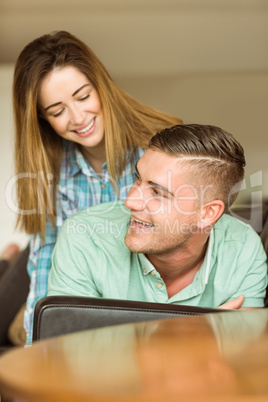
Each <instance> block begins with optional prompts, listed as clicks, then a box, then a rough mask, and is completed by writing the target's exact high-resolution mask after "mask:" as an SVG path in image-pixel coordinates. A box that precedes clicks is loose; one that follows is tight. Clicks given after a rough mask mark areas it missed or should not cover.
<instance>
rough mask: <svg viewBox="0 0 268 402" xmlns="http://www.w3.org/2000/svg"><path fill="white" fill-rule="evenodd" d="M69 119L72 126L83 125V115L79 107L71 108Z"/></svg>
mask: <svg viewBox="0 0 268 402" xmlns="http://www.w3.org/2000/svg"><path fill="white" fill-rule="evenodd" d="M70 117H71V123H72V124H83V123H84V120H85V113H84V111H83V110H81V109H80V108H79V107H75V106H74V107H72V109H71V110H70Z"/></svg>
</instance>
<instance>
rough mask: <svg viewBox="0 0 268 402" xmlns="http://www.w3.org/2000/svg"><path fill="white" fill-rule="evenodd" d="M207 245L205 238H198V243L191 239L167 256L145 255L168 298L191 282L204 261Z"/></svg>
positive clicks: (206, 238)
mask: <svg viewBox="0 0 268 402" xmlns="http://www.w3.org/2000/svg"><path fill="white" fill-rule="evenodd" d="M201 236H202V235H201ZM207 244H208V237H207V236H202V237H201V238H200V237H199V236H198V241H196V238H195V239H192V241H191V240H190V241H189V242H188V244H187V245H186V246H184V247H182V248H180V249H178V250H175V251H174V252H172V253H169V254H168V255H155V254H151V255H146V257H147V258H148V260H149V261H150V262H151V263H152V264H153V266H154V267H155V269H156V270H157V271H158V272H159V273H160V275H161V277H162V279H163V281H164V282H165V285H166V288H167V292H168V296H169V298H170V297H172V296H174V295H175V294H177V293H178V292H180V291H181V290H182V289H184V288H186V287H187V286H188V285H190V284H191V283H192V282H193V280H194V277H195V275H196V273H197V272H198V271H199V269H200V268H201V265H202V263H203V261H204V258H205V254H206V250H207Z"/></svg>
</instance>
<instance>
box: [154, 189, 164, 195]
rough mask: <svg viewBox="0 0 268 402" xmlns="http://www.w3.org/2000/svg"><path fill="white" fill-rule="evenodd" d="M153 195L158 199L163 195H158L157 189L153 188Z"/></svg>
mask: <svg viewBox="0 0 268 402" xmlns="http://www.w3.org/2000/svg"><path fill="white" fill-rule="evenodd" d="M153 193H154V194H155V195H157V196H158V197H163V194H162V193H160V192H159V191H158V190H157V189H155V188H153Z"/></svg>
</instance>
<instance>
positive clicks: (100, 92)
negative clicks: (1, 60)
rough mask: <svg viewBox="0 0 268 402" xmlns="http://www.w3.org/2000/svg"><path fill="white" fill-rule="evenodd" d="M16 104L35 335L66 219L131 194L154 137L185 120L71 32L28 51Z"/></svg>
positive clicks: (21, 60)
mask: <svg viewBox="0 0 268 402" xmlns="http://www.w3.org/2000/svg"><path fill="white" fill-rule="evenodd" d="M13 105H14V114H15V132H16V147H15V153H16V173H17V175H18V178H19V179H18V180H17V197H18V207H19V209H20V211H21V213H20V214H19V215H18V220H17V225H18V226H19V227H20V228H21V229H23V230H24V231H25V232H26V233H28V234H29V235H31V237H30V256H29V261H28V267H27V268H28V273H29V276H30V291H29V295H28V299H27V306H26V313H25V317H24V325H25V328H26V331H27V334H28V341H31V336H32V334H31V331H32V329H31V327H32V319H33V311H34V306H35V303H36V302H37V300H38V299H39V298H41V297H43V296H45V295H46V292H47V277H48V272H49V269H50V258H51V253H52V251H53V247H54V245H55V242H56V239H57V236H58V232H59V230H60V228H61V226H62V224H63V221H64V220H65V219H66V218H67V217H68V216H70V215H72V214H73V213H76V212H78V211H80V210H82V209H85V208H87V207H89V206H91V205H95V204H97V203H101V202H108V201H113V200H117V199H125V198H126V197H127V193H128V189H129V188H130V186H131V184H132V183H133V181H134V170H135V169H134V166H135V163H136V162H137V161H138V160H139V158H140V157H141V156H142V154H143V152H144V149H146V148H147V143H148V140H149V139H150V137H151V136H152V135H153V134H154V133H155V132H156V131H157V130H159V129H161V128H164V127H167V126H171V125H174V124H180V123H182V121H181V119H179V118H177V117H174V116H170V115H168V114H165V113H161V112H159V111H157V110H154V109H152V108H150V107H148V106H146V105H144V104H142V103H140V102H138V101H137V100H135V99H134V98H132V97H131V96H129V95H128V94H127V93H125V92H124V91H123V90H122V89H121V88H119V87H118V86H117V85H116V84H115V82H114V81H113V80H112V79H111V77H110V75H109V74H108V72H107V70H106V69H105V67H104V66H103V64H102V63H101V62H100V61H99V60H98V58H97V57H96V55H95V54H94V53H93V52H92V50H91V49H90V48H89V47H88V46H87V45H86V44H85V43H83V42H81V41H80V40H79V39H78V38H76V37H75V36H73V35H71V34H70V33H68V32H65V31H59V32H54V33H52V34H48V35H44V36H41V37H40V38H37V39H36V40H34V41H33V42H31V43H29V44H28V45H27V46H26V47H25V48H24V49H23V50H22V52H21V54H20V55H19V57H18V60H17V62H16V65H15V72H14V83H13ZM70 230H71V228H70Z"/></svg>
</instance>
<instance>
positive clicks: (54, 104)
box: [45, 84, 91, 112]
mask: <svg viewBox="0 0 268 402" xmlns="http://www.w3.org/2000/svg"><path fill="white" fill-rule="evenodd" d="M87 86H89V87H90V86H91V84H85V85H82V86H81V87H80V88H78V89H77V90H76V91H74V93H73V94H72V96H75V95H77V94H78V92H79V91H81V89H83V88H85V87H87ZM61 104H62V102H56V103H53V104H52V105H49V106H47V107H46V108H45V112H46V111H47V110H48V109H50V108H51V107H55V106H59V105H61Z"/></svg>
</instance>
